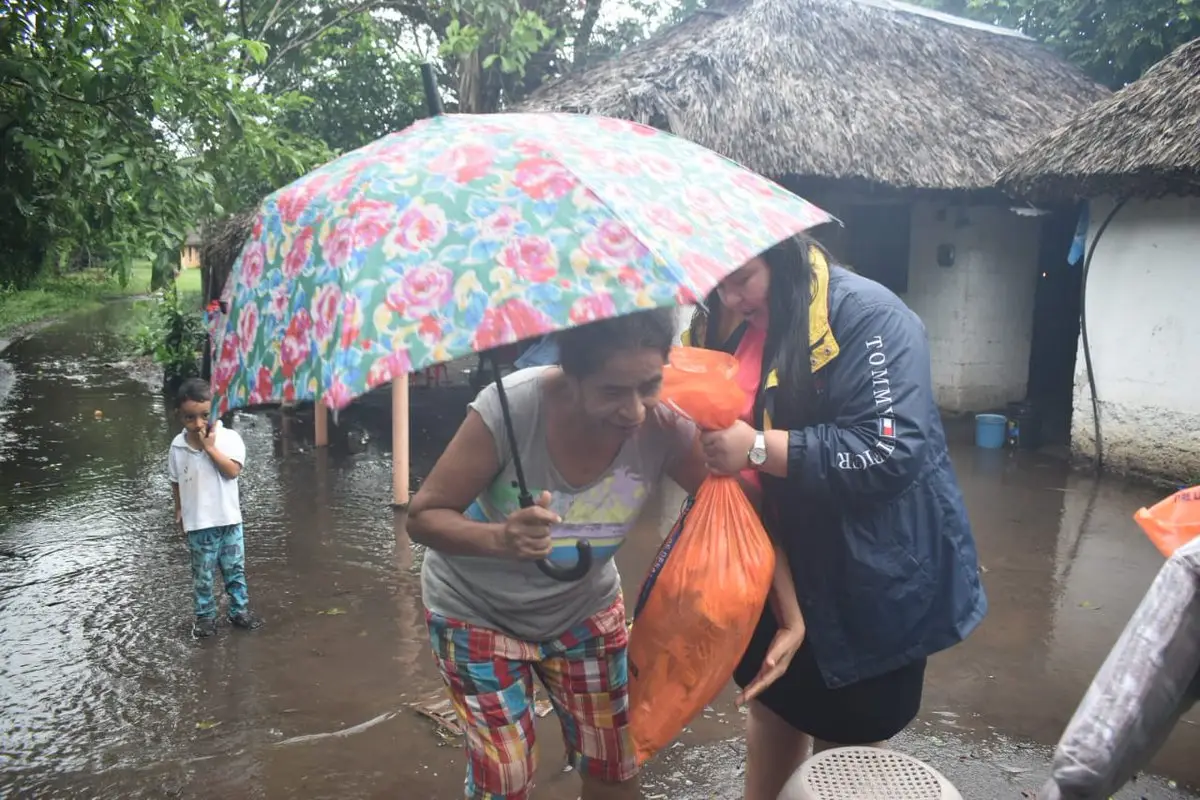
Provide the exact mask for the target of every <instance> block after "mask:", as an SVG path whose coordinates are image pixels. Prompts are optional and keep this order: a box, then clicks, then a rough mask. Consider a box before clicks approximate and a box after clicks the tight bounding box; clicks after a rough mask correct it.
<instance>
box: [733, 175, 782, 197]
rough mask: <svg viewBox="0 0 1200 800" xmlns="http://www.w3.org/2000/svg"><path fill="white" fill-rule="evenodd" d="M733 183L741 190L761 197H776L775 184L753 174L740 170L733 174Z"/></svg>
mask: <svg viewBox="0 0 1200 800" xmlns="http://www.w3.org/2000/svg"><path fill="white" fill-rule="evenodd" d="M733 183H734V185H735V186H737V187H738V188H739V189H745V190H746V191H748V192H750V193H751V194H756V195H758V196H759V197H775V196H776V190H775V184H773V183H771V182H770V181H768V180H767V179H766V178H763V177H761V176H759V175H755V174H754V173H753V172H746V171H745V170H738V171H736V172H734V173H733Z"/></svg>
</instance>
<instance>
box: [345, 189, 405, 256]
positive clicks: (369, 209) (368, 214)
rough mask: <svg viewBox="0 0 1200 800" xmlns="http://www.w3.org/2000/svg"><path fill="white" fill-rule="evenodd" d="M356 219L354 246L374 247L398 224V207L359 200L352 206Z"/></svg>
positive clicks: (379, 202)
mask: <svg viewBox="0 0 1200 800" xmlns="http://www.w3.org/2000/svg"><path fill="white" fill-rule="evenodd" d="M350 214H351V216H353V218H354V245H355V247H358V248H360V249H365V248H368V247H373V246H374V245H375V243H376V242H378V241H379V240H380V239H382V238H383V237H384V236H385V235H387V232H388V231H390V230H391V229H392V227H393V226H394V225H395V224H396V206H395V205H393V204H392V203H385V202H383V201H381V200H358V201H355V202H353V203H351V204H350Z"/></svg>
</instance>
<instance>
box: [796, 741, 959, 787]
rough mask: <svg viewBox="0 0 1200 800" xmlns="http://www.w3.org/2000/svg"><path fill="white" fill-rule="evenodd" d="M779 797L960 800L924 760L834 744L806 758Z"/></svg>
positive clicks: (948, 782)
mask: <svg viewBox="0 0 1200 800" xmlns="http://www.w3.org/2000/svg"><path fill="white" fill-rule="evenodd" d="M779 800H962V795H960V794H959V793H958V790H957V789H955V788H954V787H953V786H952V785H951V784H950V781H948V780H946V779H945V778H944V777H942V775H941V773H939V772H938V771H937V770H935V769H934V768H933V767H931V766H929V765H928V764H926V763H925V762H924V761H921V760H919V759H916V758H913V757H912V756H907V755H905V754H903V753H897V752H896V751H894V750H884V749H881V748H878V747H838V748H834V749H832V750H825V751H823V752H820V753H817V754H816V755H814V756H813V757H812V758H809V759H808V760H807V761H805V762H804V764H802V765H801V766H800V769H798V770H796V773H795V774H794V775H793V776H792V777H791V779H790V780H789V781H788V782H787V785H786V786H784V787H783V792H781V793H780V795H779Z"/></svg>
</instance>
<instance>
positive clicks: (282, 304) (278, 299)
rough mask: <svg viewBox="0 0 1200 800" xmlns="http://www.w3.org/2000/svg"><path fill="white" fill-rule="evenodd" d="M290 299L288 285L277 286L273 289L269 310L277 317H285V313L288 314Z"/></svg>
mask: <svg viewBox="0 0 1200 800" xmlns="http://www.w3.org/2000/svg"><path fill="white" fill-rule="evenodd" d="M290 299H291V295H290V294H289V293H288V287H287V285H283V286H276V287H275V288H274V289H272V290H271V301H270V305H269V306H268V307H267V311H268V312H269V313H270V315H271V316H272V317H274V318H275V319H283V317H284V315H285V314H287V310H288V301H289V300H290Z"/></svg>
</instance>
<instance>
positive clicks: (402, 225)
mask: <svg viewBox="0 0 1200 800" xmlns="http://www.w3.org/2000/svg"><path fill="white" fill-rule="evenodd" d="M445 236H446V212H444V211H442V208H441V206H435V205H428V204H426V203H420V202H416V203H412V204H411V205H410V206H409V207H408V208H406V209H404V213H403V214H401V215H400V219H399V220H398V221H397V222H396V226H395V231H394V232H393V233H392V238H391V241H392V243H393V244H394V245H395V246H396V247H398V248H399V249H401V250H405V251H407V252H409V253H419V252H421V251H423V250H428V249H430V248H432V247H434V246H436V245H437V244H438V243H439V242H441V241H442V239H444V238H445Z"/></svg>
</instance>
